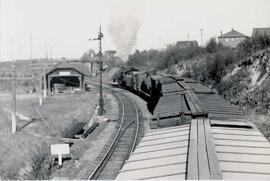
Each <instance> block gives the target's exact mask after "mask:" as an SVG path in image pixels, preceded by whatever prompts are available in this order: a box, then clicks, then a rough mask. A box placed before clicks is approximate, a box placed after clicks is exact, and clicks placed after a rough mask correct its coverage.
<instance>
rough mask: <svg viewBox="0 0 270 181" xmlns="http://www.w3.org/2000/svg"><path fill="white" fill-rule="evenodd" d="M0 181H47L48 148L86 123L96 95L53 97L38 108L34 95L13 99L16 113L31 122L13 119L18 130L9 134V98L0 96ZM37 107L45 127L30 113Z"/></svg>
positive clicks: (49, 165)
mask: <svg viewBox="0 0 270 181" xmlns="http://www.w3.org/2000/svg"><path fill="white" fill-rule="evenodd" d="M0 99H1V102H0V179H48V178H49V175H50V170H51V166H52V165H51V160H50V158H51V157H50V153H49V145H50V144H52V143H59V142H58V141H57V138H60V137H62V136H65V135H67V133H68V132H70V130H72V129H73V127H74V125H76V124H77V123H86V122H88V121H89V119H90V117H91V115H92V113H93V112H94V108H95V104H97V96H96V92H95V91H93V93H87V94H74V95H56V96H51V97H48V98H47V99H46V101H45V102H44V104H43V105H42V106H38V96H37V95H34V94H28V95H19V96H17V112H19V113H21V114H23V115H25V116H27V117H29V118H30V119H31V120H34V121H33V122H32V123H30V124H29V125H27V126H25V127H24V128H22V127H23V126H24V125H25V124H27V121H22V120H19V119H18V120H17V123H18V124H17V126H18V127H19V128H20V127H21V128H22V129H21V130H20V131H18V132H16V134H11V116H10V112H8V111H6V110H10V109H11V104H10V98H9V97H4V98H3V97H0ZM34 108H37V109H38V110H39V112H40V113H41V115H42V116H43V117H44V119H45V120H46V122H47V124H48V126H49V127H47V126H46V124H45V123H44V122H43V121H42V119H40V117H39V116H38V114H37V113H36V112H35V111H34ZM70 136H71V135H70Z"/></svg>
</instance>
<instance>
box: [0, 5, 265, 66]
mask: <svg viewBox="0 0 270 181" xmlns="http://www.w3.org/2000/svg"><path fill="white" fill-rule="evenodd" d="M0 1H1V11H0V13H1V57H0V58H1V61H5V60H11V59H12V57H13V59H28V58H30V47H31V46H30V44H31V41H30V36H32V57H33V58H42V57H44V56H45V52H46V51H45V47H46V44H47V49H48V52H49V56H50V47H51V49H52V56H53V57H54V58H60V57H67V58H79V57H81V55H82V54H83V53H84V52H85V51H86V50H87V49H89V48H92V49H94V50H97V48H98V46H97V42H93V41H91V42H90V41H89V40H88V39H89V38H95V37H96V36H97V32H98V27H99V25H101V26H102V30H103V33H104V39H103V40H104V41H103V43H104V47H103V48H104V50H109V49H116V50H117V51H118V52H119V54H120V55H127V54H128V53H130V52H133V51H134V49H135V48H137V49H139V50H143V49H150V48H164V47H165V46H166V45H168V44H171V43H175V42H176V41H178V40H187V39H188V37H189V40H197V41H198V42H199V44H200V29H201V28H202V29H203V43H206V41H208V40H209V38H210V37H215V36H219V35H220V31H221V30H222V31H223V33H226V32H228V31H230V30H231V28H234V29H235V30H237V31H239V32H241V33H243V34H246V35H248V36H251V33H252V28H254V27H270V0H0Z"/></svg>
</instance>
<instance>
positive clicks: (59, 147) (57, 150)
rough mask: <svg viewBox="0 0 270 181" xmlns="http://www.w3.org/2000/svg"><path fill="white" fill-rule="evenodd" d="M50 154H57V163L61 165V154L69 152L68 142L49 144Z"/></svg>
mask: <svg viewBox="0 0 270 181" xmlns="http://www.w3.org/2000/svg"><path fill="white" fill-rule="evenodd" d="M51 154H52V155H58V165H62V155H63V154H70V152H69V145H68V144H54V145H51Z"/></svg>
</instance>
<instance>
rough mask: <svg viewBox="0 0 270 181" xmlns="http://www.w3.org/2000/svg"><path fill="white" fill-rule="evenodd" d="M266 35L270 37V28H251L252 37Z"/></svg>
mask: <svg viewBox="0 0 270 181" xmlns="http://www.w3.org/2000/svg"><path fill="white" fill-rule="evenodd" d="M262 35H267V36H270V27H269V28H253V31H252V37H255V36H262Z"/></svg>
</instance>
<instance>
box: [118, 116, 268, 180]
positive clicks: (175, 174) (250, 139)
mask: <svg viewBox="0 0 270 181" xmlns="http://www.w3.org/2000/svg"><path fill="white" fill-rule="evenodd" d="M116 179H118V180H119V179H126V180H135V179H137V180H140V179H167V180H171V179H194V180H195V179H216V180H217V179H253V180H261V179H263V180H269V179H270V143H269V142H268V141H267V139H266V138H265V137H264V136H263V135H262V134H261V132H260V131H259V130H258V129H257V128H256V126H255V125H254V124H252V123H250V122H248V121H221V120H209V119H194V120H192V121H191V125H190V124H188V125H184V126H176V127H169V128H162V129H155V130H150V131H148V132H147V133H146V134H145V137H144V138H143V139H142V141H141V142H140V143H139V144H138V146H137V147H136V149H135V151H134V152H133V153H132V154H131V156H130V158H129V159H128V160H127V161H126V162H125V164H124V166H123V167H122V169H121V171H120V172H119V174H118V176H117V178H116Z"/></svg>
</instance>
